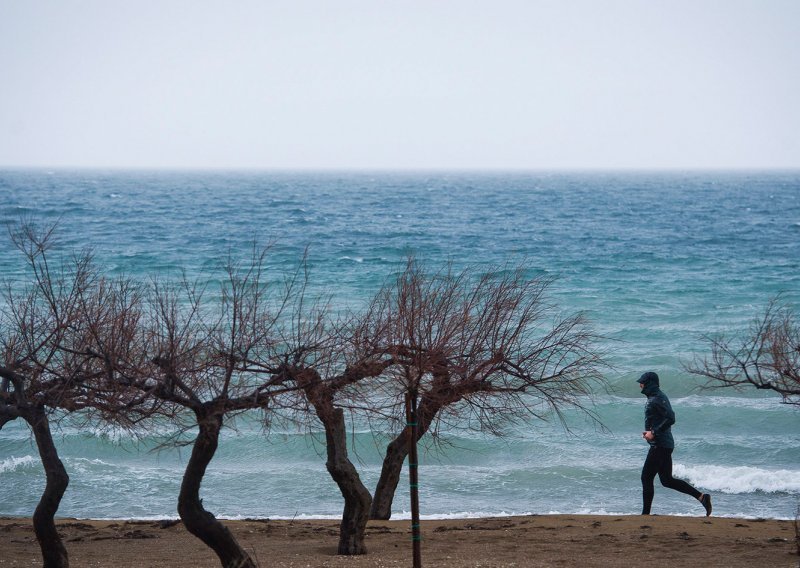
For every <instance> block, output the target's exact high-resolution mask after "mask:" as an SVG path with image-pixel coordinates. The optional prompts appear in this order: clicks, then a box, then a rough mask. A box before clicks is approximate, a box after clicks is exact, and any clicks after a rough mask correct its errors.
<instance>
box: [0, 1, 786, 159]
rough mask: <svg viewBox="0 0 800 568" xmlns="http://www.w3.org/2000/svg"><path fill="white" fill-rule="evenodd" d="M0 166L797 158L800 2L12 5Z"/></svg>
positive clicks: (1, 12)
mask: <svg viewBox="0 0 800 568" xmlns="http://www.w3.org/2000/svg"><path fill="white" fill-rule="evenodd" d="M0 166H44V167H59V166H92V167H157V168H169V167H180V168H187V167H190V168H192V167H204V168H205V167H214V168H240V167H243V168H448V169H450V168H491V169H497V168H515V169H516V168H525V169H528V168H530V169H540V168H546V169H568V168H743V167H744V168H775V167H793V168H797V167H800V0H784V1H780V0H751V1H737V0H719V1H710V0H689V1H682V0H669V1H667V0H640V1H610V0H604V1H600V0H585V1H581V0H553V1H540V0H520V1H507V0H491V1H489V0H484V1H471V0H406V1H403V0H395V1H380V0H363V1H350V0H286V1H282V2H277V1H268V0H258V1H240V0H236V1H226V2H222V1H220V2H212V1H207V0H187V1H176V0H160V1H158V2H156V1H144V0H142V1H130V0H126V1H117V0H80V1H79V0H75V1H67V0H58V1H31V0H0Z"/></svg>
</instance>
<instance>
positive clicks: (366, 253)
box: [0, 169, 800, 519]
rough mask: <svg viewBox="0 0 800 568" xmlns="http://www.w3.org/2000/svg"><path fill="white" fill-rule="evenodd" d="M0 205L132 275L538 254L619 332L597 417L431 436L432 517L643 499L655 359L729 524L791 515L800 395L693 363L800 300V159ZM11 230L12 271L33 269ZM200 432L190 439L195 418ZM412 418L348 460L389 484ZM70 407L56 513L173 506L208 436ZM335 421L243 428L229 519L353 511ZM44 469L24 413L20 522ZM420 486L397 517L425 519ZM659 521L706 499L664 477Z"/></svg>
mask: <svg viewBox="0 0 800 568" xmlns="http://www.w3.org/2000/svg"><path fill="white" fill-rule="evenodd" d="M0 220H2V222H3V223H5V224H14V223H16V222H19V221H20V220H33V221H35V222H37V223H39V224H40V225H47V224H51V223H54V222H57V229H56V237H57V243H58V248H57V249H56V250H58V251H61V252H60V253H59V254H64V255H67V254H69V253H70V252H72V251H75V250H81V249H84V248H85V247H90V248H91V249H93V250H94V253H95V255H96V258H97V259H98V262H100V263H102V264H103V266H105V267H106V270H107V272H108V273H111V274H128V275H132V276H135V277H149V276H151V275H158V276H159V277H163V278H170V277H173V276H175V277H177V276H178V275H179V274H180V273H181V272H185V273H186V274H188V275H190V276H191V277H193V278H201V279H203V278H208V279H213V278H218V277H219V272H218V271H219V269H220V267H221V266H222V264H223V262H224V261H225V259H226V258H228V256H229V255H233V256H234V257H236V256H237V255H239V254H241V257H242V258H246V257H247V252H248V251H249V247H250V245H251V243H252V242H253V240H254V239H256V240H257V241H259V242H262V243H267V242H270V243H273V245H272V249H271V253H270V255H269V257H268V266H269V270H270V271H274V272H275V273H277V274H282V273H285V272H286V271H288V270H291V269H293V268H294V267H296V266H297V263H298V261H299V259H300V258H301V257H302V256H303V254H305V253H306V251H307V254H308V263H309V270H310V280H311V288H312V290H313V291H315V292H320V293H325V294H329V295H330V297H331V298H332V302H333V304H334V305H336V306H339V307H341V308H343V309H344V308H348V309H358V307H359V306H361V305H363V304H364V303H365V301H366V300H367V299H368V298H369V297H370V296H371V295H372V294H373V293H374V292H375V291H376V290H377V289H378V288H379V287H380V286H381V285H382V284H383V283H384V282H386V281H387V280H388V279H390V278H391V277H392V276H393V275H395V274H396V273H397V272H398V271H399V270H402V268H403V267H404V265H405V262H406V259H407V258H408V257H409V255H413V256H414V257H416V258H417V259H419V260H421V261H423V262H424V263H425V264H426V265H427V266H429V267H434V268H438V267H442V266H445V265H446V264H447V263H451V264H453V265H454V266H455V267H456V268H462V267H468V266H469V267H473V268H476V267H477V269H478V270H480V269H481V267H487V268H490V267H493V266H498V265H500V266H502V265H505V264H508V263H516V262H526V263H527V264H528V266H530V267H531V269H532V270H533V271H534V272H536V273H537V274H542V275H547V276H552V277H553V278H555V281H554V283H553V285H552V287H551V288H550V292H549V297H548V299H549V300H550V301H551V302H553V303H554V304H555V305H557V306H558V309H559V310H561V311H562V312H564V313H568V314H569V313H575V312H584V313H585V314H586V316H587V317H588V318H589V320H590V321H591V324H592V328H593V329H594V331H595V332H597V333H598V334H599V335H600V336H602V337H603V338H604V339H603V340H602V341H601V344H600V347H602V348H603V349H606V350H608V352H609V355H608V359H609V363H610V366H609V368H608V369H607V371H606V375H605V377H606V386H605V387H603V388H598V389H597V390H596V392H595V393H594V396H593V397H591V399H587V400H586V402H587V403H588V404H590V407H591V409H592V410H593V412H594V413H595V414H596V416H597V418H598V419H599V420H600V422H601V423H602V424H601V425H599V424H598V423H597V422H595V421H592V420H591V419H589V418H588V417H587V416H586V415H585V414H583V413H580V412H577V411H569V410H568V411H567V412H566V413H565V416H564V419H563V420H560V419H558V417H556V416H550V417H545V419H536V420H534V419H530V420H528V421H523V422H521V423H516V424H508V425H505V426H504V427H503V429H502V430H503V431H502V435H501V436H495V435H491V434H489V433H481V432H475V431H470V430H463V429H455V428H454V429H452V430H449V431H444V432H442V436H441V440H439V443H437V444H432V443H423V444H422V448H421V456H420V467H419V476H420V507H421V512H422V517H423V518H434V519H449V518H467V517H487V516H503V515H527V514H550V513H563V514H584V513H586V514H588V513H591V514H601V515H621V514H638V513H639V512H640V510H641V483H640V478H639V476H640V472H641V466H642V463H643V461H644V458H645V455H646V453H647V445H646V443H645V442H644V441H643V440H642V438H641V431H642V428H643V412H644V403H645V398H644V397H643V396H642V395H641V394H640V393H639V389H638V386H637V384H636V379H637V378H638V377H639V375H640V374H641V373H643V372H644V371H649V370H652V371H656V372H657V373H658V374H659V375H660V377H661V382H662V389H663V390H664V392H666V393H667V394H668V396H669V397H670V399H671V401H672V406H673V408H674V410H675V413H676V415H677V422H676V424H675V426H674V427H673V434H674V437H675V439H676V449H675V452H674V455H673V459H674V474H675V475H676V476H677V477H680V478H683V479H685V480H687V481H688V482H690V483H691V484H693V485H695V486H696V487H697V488H698V489H699V490H700V491H703V492H707V493H710V494H711V495H712V496H713V499H714V513H715V515H718V516H723V517H744V518H770V519H794V518H795V516H796V515H797V513H798V504H799V503H800V408H799V407H797V406H792V405H789V404H784V403H782V401H781V398H780V397H779V396H777V395H775V394H773V393H769V392H763V391H756V390H754V389H753V390H744V391H741V392H737V391H733V390H729V389H717V390H707V389H704V388H702V387H703V385H704V381H703V380H702V379H700V378H699V377H696V376H694V375H691V374H690V373H688V372H687V371H686V370H685V368H686V365H687V364H690V363H691V362H692V361H693V360H695V358H698V357H699V358H702V357H704V356H707V355H708V354H709V343H708V337H713V336H715V335H716V334H720V333H724V334H727V335H729V336H734V337H735V336H740V335H742V334H744V333H746V332H747V330H748V328H749V326H750V325H751V323H752V322H753V320H754V319H755V318H757V317H758V316H759V315H760V314H762V313H763V311H764V309H765V307H766V306H767V304H768V302H770V300H771V299H774V298H776V297H779V298H780V301H781V302H783V303H784V304H786V305H788V306H790V307H793V308H794V309H798V308H800V172H798V171H768V172H762V171H708V172H704V171H688V172H679V171H669V172H658V171H653V172H650V171H622V172H614V171H600V172H590V171H586V172H583V171H581V172H557V171H554V172H548V171H533V172H499V171H498V172H492V171H490V172H481V171H461V172H459V171H420V172H411V171H401V172H392V171H298V172H292V171H116V170H111V171H103V170H53V171H48V170H43V169H42V170H12V169H5V170H0ZM4 235H5V232H3V234H0V278H2V279H3V280H4V281H5V282H9V283H11V285H12V286H17V285H22V284H24V282H25V281H26V278H28V277H29V276H28V275H27V273H26V272H25V270H24V263H23V262H22V258H21V257H20V255H19V254H18V253H17V252H16V251H15V250H14V249H13V247H12V246H11V243H10V240H9V239H8V237H7V236H4ZM190 434H191V433H190ZM391 434H392V433H391V432H390V431H376V430H375V429H374V428H373V429H371V428H370V427H369V426H367V425H365V424H364V423H363V422H359V421H358V420H356V421H354V422H353V431H352V433H351V438H350V443H351V457H352V458H353V460H354V462H355V463H356V465H357V467H358V469H359V471H360V473H361V476H362V478H363V480H364V482H365V484H366V485H367V486H368V487H369V488H374V485H375V483H376V481H377V479H378V475H379V473H380V466H381V456H382V452H383V448H384V444H385V443H386V440H387V439H388V436H390V435H391ZM163 435H164V432H145V433H141V434H139V435H138V436H135V437H134V436H132V435H130V434H127V433H125V432H121V431H116V430H106V429H99V428H98V429H92V428H86V427H82V426H80V425H78V424H75V423H71V422H69V421H67V422H64V423H62V424H61V426H60V427H59V428H58V429H57V430H56V431H55V436H56V443H57V446H58V450H59V452H60V455H61V458H62V460H63V461H64V464H65V466H66V468H67V470H68V472H69V474H70V477H71V480H70V484H69V488H68V490H67V492H66V494H65V496H64V500H63V502H62V503H61V507H60V509H59V516H63V517H76V518H87V519H88V518H91V519H112V518H113V519H166V518H176V517H177V512H176V499H177V494H178V488H179V485H180V481H181V475H182V473H183V468H184V466H185V464H186V460H187V457H188V455H189V448H187V447H183V448H171V449H170V448H161V449H157V445H158V444H157V440H160V439H161V437H162V436H163ZM321 442H322V437H321V436H320V431H319V428H316V429H314V428H312V430H311V431H309V430H308V429H301V428H297V427H294V426H287V425H284V426H282V427H273V428H272V429H270V430H268V431H265V430H264V428H262V425H261V423H260V422H259V421H258V420H257V419H256V418H252V419H251V418H248V417H247V416H245V417H243V418H242V419H240V420H238V421H237V422H236V424H235V428H229V429H226V430H225V431H224V433H223V438H222V442H221V444H220V447H219V451H218V452H217V455H216V457H215V458H214V460H213V461H212V463H211V465H210V467H209V469H208V473H207V475H206V477H205V480H204V482H203V486H202V495H201V496H202V497H203V499H204V504H205V506H206V508H207V509H209V510H210V511H212V512H213V513H214V514H215V515H217V516H218V517H221V518H229V519H238V518H270V519H300V518H331V519H333V518H337V517H339V516H340V515H341V512H342V507H343V501H342V498H341V495H340V493H339V491H338V489H337V486H336V485H335V484H334V483H333V482H332V481H331V479H330V477H329V475H328V473H327V471H326V469H325V457H324V446H323V445H322V443H321ZM43 485H44V474H43V470H42V466H41V464H40V462H39V459H38V456H37V451H36V447H35V444H34V442H33V440H32V437H31V434H30V432H29V430H28V428H27V427H26V426H25V424H23V423H21V422H20V421H16V422H12V423H9V424H7V425H6V426H5V427H4V428H3V429H2V430H0V516H22V517H24V516H29V515H31V513H32V512H33V510H34V508H35V506H36V503H37V500H38V498H39V495H40V493H41V491H42V488H43ZM409 508H410V506H409V498H408V491H407V478H404V479H403V480H402V481H401V485H400V488H399V489H398V494H397V496H396V498H395V501H394V508H393V518H397V519H403V518H408V517H409V512H408V511H409ZM653 512H654V513H656V514H668V515H701V514H702V513H703V510H702V507H701V506H700V505H699V503H698V502H696V501H695V500H693V499H691V498H690V497H688V496H686V495H682V494H679V493H677V492H675V491H672V490H668V489H666V488H663V487H661V486H660V485H659V484H658V482H657V481H656V495H655V500H654V505H653Z"/></svg>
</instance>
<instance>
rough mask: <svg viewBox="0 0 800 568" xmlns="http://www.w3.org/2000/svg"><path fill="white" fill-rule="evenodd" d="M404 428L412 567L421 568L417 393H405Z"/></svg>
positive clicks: (414, 391)
mask: <svg viewBox="0 0 800 568" xmlns="http://www.w3.org/2000/svg"><path fill="white" fill-rule="evenodd" d="M406 428H407V429H408V430H407V431H408V480H409V490H410V496H411V542H412V549H413V567H414V568H422V533H421V531H420V526H419V475H418V471H417V467H418V465H419V459H418V458H417V428H418V422H417V391H416V389H414V390H412V391H409V392H407V393H406Z"/></svg>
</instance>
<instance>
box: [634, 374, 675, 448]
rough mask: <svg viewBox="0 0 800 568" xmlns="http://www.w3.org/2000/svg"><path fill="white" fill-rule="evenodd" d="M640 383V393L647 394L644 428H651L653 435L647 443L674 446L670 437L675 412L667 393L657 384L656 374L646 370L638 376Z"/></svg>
mask: <svg viewBox="0 0 800 568" xmlns="http://www.w3.org/2000/svg"><path fill="white" fill-rule="evenodd" d="M638 382H639V383H642V384H643V385H644V387H643V388H642V394H644V395H645V396H647V404H646V405H645V407H644V429H645V430H651V431H652V432H653V434H654V436H655V439H653V441H652V442H649V444H650V445H651V446H653V447H656V448H674V447H675V440H674V439H673V438H672V430H671V428H672V425H673V424H675V413H674V412H673V411H672V405H670V403H669V399H668V398H667V395H665V394H664V393H663V392H661V389H659V388H658V387H659V384H658V375H657V374H655V373H653V372H648V373H645V374H643V375H642V376H641V377H639V381H638Z"/></svg>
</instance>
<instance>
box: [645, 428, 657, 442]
mask: <svg viewBox="0 0 800 568" xmlns="http://www.w3.org/2000/svg"><path fill="white" fill-rule="evenodd" d="M642 438H644V439H645V440H647V441H648V442H652V441H653V440H655V439H656V435H655V434H653V431H652V430H647V431H646V432H642Z"/></svg>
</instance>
